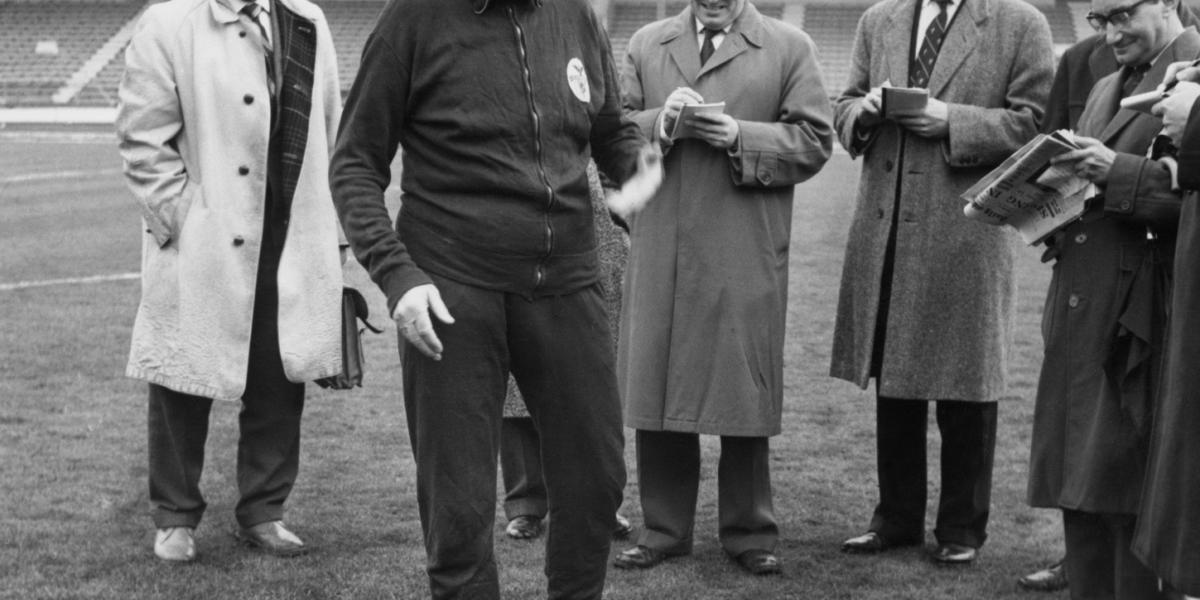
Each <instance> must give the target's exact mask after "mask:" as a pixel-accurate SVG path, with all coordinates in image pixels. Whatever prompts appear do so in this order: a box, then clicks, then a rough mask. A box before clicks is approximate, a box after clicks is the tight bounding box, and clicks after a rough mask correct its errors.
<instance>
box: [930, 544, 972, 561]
mask: <svg viewBox="0 0 1200 600" xmlns="http://www.w3.org/2000/svg"><path fill="white" fill-rule="evenodd" d="M978 555H979V551H978V550H976V549H975V548H972V547H970V546H964V545H962V544H955V543H953V542H946V543H943V544H938V547H937V549H936V550H934V551H933V554H932V558H933V561H934V562H936V563H940V564H943V565H968V564H971V563H973V562H975V557H976V556H978Z"/></svg>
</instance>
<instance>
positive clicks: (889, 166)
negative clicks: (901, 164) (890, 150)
mask: <svg viewBox="0 0 1200 600" xmlns="http://www.w3.org/2000/svg"><path fill="white" fill-rule="evenodd" d="M895 167H896V163H894V162H892V161H890V160H889V161H886V162H884V163H883V171H884V172H885V173H891V172H892V169H894V168H895Z"/></svg>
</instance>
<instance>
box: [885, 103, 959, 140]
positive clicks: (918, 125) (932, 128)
mask: <svg viewBox="0 0 1200 600" xmlns="http://www.w3.org/2000/svg"><path fill="white" fill-rule="evenodd" d="M949 119H950V109H949V107H947V106H946V103H945V102H942V101H941V100H938V99H937V98H930V99H929V102H928V104H926V105H925V110H923V111H921V112H919V113H913V114H900V115H897V116H896V122H897V123H899V124H900V126H901V127H903V128H905V129H907V130H909V131H911V132H913V133H914V134H916V135H919V136H921V137H923V138H929V139H931V140H940V139H943V138H945V137H946V136H948V135H950V120H949Z"/></svg>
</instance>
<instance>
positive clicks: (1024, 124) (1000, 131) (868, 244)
mask: <svg viewBox="0 0 1200 600" xmlns="http://www.w3.org/2000/svg"><path fill="white" fill-rule="evenodd" d="M916 12H917V0H885V1H884V2H880V3H878V4H876V5H874V6H872V7H871V8H869V9H867V11H866V13H865V14H864V15H863V17H862V19H861V20H860V21H859V25H858V33H857V38H856V41H855V44H854V53H853V62H852V66H851V70H850V77H849V83H848V84H847V86H846V90H845V91H844V92H842V94H841V95H840V97H839V98H838V99H837V100H836V102H835V106H834V111H835V127H836V130H837V133H838V135H839V138H840V140H841V142H842V145H843V146H845V147H846V148H847V149H848V150H849V151H850V154H851V156H853V157H856V158H859V157H861V158H862V160H863V163H862V177H861V179H860V183H859V189H858V197H857V202H856V206H855V208H854V219H853V222H852V224H851V226H850V235H849V242H848V244H847V248H846V260H845V264H844V266H843V272H842V284H841V292H840V297H839V300H838V312H837V322H836V326H835V330H834V341H833V360H832V366H831V369H830V372H831V374H832V375H833V376H834V377H838V378H841V379H845V380H848V381H851V382H854V383H856V384H858V385H859V386H860V387H864V388H865V387H866V386H867V383H868V381H869V380H870V378H871V366H872V352H873V350H874V347H875V344H876V343H877V340H881V341H882V343H883V354H882V355H883V360H882V377H881V378H880V381H879V390H878V391H879V395H880V396H886V397H896V398H916V399H927V400H966V401H994V400H997V399H999V398H1000V397H1002V396H1003V395H1004V394H1005V383H1006V372H1007V367H1008V347H1009V345H1010V341H1011V335H1012V316H1013V300H1014V295H1015V287H1016V283H1015V281H1014V279H1013V272H1012V271H1013V260H1014V251H1015V243H1016V242H1015V239H1014V236H1013V234H1012V233H1011V232H1009V231H1007V230H1005V229H1002V228H999V227H992V226H989V225H984V224H981V223H977V222H975V221H971V220H969V219H966V218H965V217H964V216H963V213H962V207H963V200H962V199H961V198H960V197H959V194H960V193H961V192H962V191H964V190H966V189H967V188H968V187H969V186H971V185H972V184H974V183H975V182H976V181H978V180H979V178H980V177H982V176H984V175H985V174H987V172H988V171H989V170H990V169H991V168H992V167H994V166H995V165H996V164H998V163H1000V162H1001V161H1003V160H1004V159H1005V158H1007V157H1008V156H1009V155H1010V154H1012V152H1014V151H1015V150H1017V149H1018V148H1020V147H1021V146H1022V145H1023V144H1025V142H1027V141H1029V139H1030V138H1032V137H1033V136H1034V135H1035V134H1036V133H1037V126H1038V122H1039V120H1040V118H1041V116H1042V106H1043V105H1044V104H1045V102H1046V95H1047V93H1048V92H1049V90H1050V82H1051V79H1052V77H1053V74H1054V64H1053V61H1054V51H1053V48H1052V46H1051V42H1050V28H1049V25H1048V24H1047V23H1046V19H1045V17H1044V16H1042V14H1041V13H1040V12H1038V10H1037V9H1036V8H1034V7H1033V6H1031V5H1030V4H1028V3H1026V2H1021V1H1019V0H967V1H966V2H965V3H964V4H962V5H961V8H959V10H958V14H957V15H956V16H955V18H954V20H953V21H952V22H951V24H950V28H949V30H948V32H947V36H946V39H945V42H944V43H943V46H942V48H941V52H940V54H939V56H938V59H937V62H936V65H935V66H934V69H933V72H932V76H931V77H930V80H929V93H930V96H931V97H933V98H937V99H939V100H942V101H943V102H945V103H947V104H948V108H949V129H950V133H949V137H948V138H947V139H941V140H931V139H927V138H922V137H918V136H916V135H912V134H907V133H904V132H903V130H901V128H900V127H899V126H897V125H894V124H892V123H890V122H884V123H883V124H881V125H880V126H878V127H877V128H876V129H875V130H874V132H873V134H872V135H871V136H870V137H869V138H867V139H866V140H860V139H857V138H856V135H857V134H856V132H855V123H856V122H857V121H858V116H859V113H860V111H861V110H862V109H861V106H860V102H859V100H860V98H862V97H863V96H864V95H866V94H867V93H868V92H869V91H870V90H871V88H874V87H878V86H880V85H882V84H884V83H885V82H890V83H891V84H892V85H896V86H903V85H905V84H906V83H907V81H908V71H909V62H908V57H909V56H910V44H911V40H912V39H913V35H912V34H913V28H914V25H913V21H914V19H915V17H916ZM896 211H898V214H897V215H895V216H896V228H897V229H896V242H895V243H896V250H895V271H894V273H895V276H894V278H893V280H892V285H891V293H890V295H888V296H887V297H884V296H883V295H882V294H881V281H882V277H883V267H884V255H885V250H886V248H887V244H888V235H889V231H890V230H891V227H892V221H893V214H894V213H895V212H896ZM885 302H886V303H887V307H888V311H889V312H888V319H887V331H886V333H885V335H877V332H876V322H877V319H878V313H879V310H880V307H881V306H882V305H883V303H885Z"/></svg>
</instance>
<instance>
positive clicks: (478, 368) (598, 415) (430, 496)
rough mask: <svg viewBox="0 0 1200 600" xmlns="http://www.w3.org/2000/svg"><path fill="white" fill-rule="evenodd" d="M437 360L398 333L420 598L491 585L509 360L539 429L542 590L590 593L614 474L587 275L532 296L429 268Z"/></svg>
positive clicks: (601, 331)
mask: <svg viewBox="0 0 1200 600" xmlns="http://www.w3.org/2000/svg"><path fill="white" fill-rule="evenodd" d="M432 277H433V280H434V284H435V285H436V286H437V287H438V290H439V291H440V292H441V296H442V298H443V300H445V302H446V306H447V308H448V309H449V310H450V313H451V314H452V315H453V316H454V318H455V322H454V324H453V325H445V324H442V323H440V322H436V320H435V325H434V327H435V330H436V332H437V335H438V336H439V337H440V338H441V340H442V343H443V345H444V347H445V351H444V352H443V357H442V360H440V361H435V360H431V359H428V358H426V357H425V356H424V355H422V354H420V353H419V352H417V351H416V350H414V349H412V348H411V347H409V346H407V344H406V343H404V342H403V341H402V343H401V344H400V354H401V364H402V367H403V373H404V400H405V408H406V411H407V415H408V427H409V438H410V440H411V444H412V449H413V456H414V458H415V460H416V464H417V502H418V507H419V510H420V515H421V526H422V529H423V531H424V534H425V549H426V553H427V555H428V561H429V564H428V567H427V571H428V574H429V581H430V588H431V590H432V593H433V597H434V598H472V599H474V598H488V599H491V598H499V597H500V590H499V583H498V581H497V574H496V563H495V559H494V556H493V549H492V532H493V524H494V521H495V515H496V507H495V502H496V455H497V452H498V451H499V447H500V427H501V421H502V418H501V413H502V407H503V402H504V393H505V386H506V383H507V380H508V374H509V372H510V370H511V372H512V375H513V377H514V378H515V379H516V381H517V383H518V385H519V386H520V388H521V393H522V395H523V396H524V398H525V404H526V406H527V407H528V408H529V412H530V415H531V416H532V418H533V420H534V423H535V425H536V427H537V430H538V432H539V433H540V437H541V445H542V454H541V459H542V473H543V476H544V477H545V483H546V492H547V500H548V503H549V516H550V527H549V531H548V534H547V538H546V575H547V577H548V579H549V594H548V596H549V598H554V599H557V598H572V599H574V598H580V599H582V598H600V596H601V593H602V591H603V589H604V577H605V573H606V570H607V563H608V554H609V549H610V546H611V544H612V541H611V535H612V531H613V528H614V527H615V521H614V518H613V515H614V514H616V511H617V507H618V506H619V505H620V503H621V495H622V492H623V489H624V487H625V463H624V438H623V434H622V431H621V414H620V412H621V409H620V402H619V400H618V396H617V387H616V372H615V369H614V362H615V358H614V356H613V349H612V340H611V334H610V332H609V328H608V320H607V316H606V314H605V309H604V304H603V300H602V298H601V295H600V292H599V289H598V288H597V287H595V286H593V287H590V288H587V289H585V290H581V291H579V292H575V293H572V294H568V295H564V296H556V297H549V298H541V299H537V300H533V301H529V300H526V299H524V298H522V297H520V296H516V295H513V294H506V293H503V292H496V291H491V290H484V289H480V288H475V287H471V286H466V285H462V284H460V283H457V282H454V281H451V280H448V279H445V278H442V277H438V276H436V275H432Z"/></svg>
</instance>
